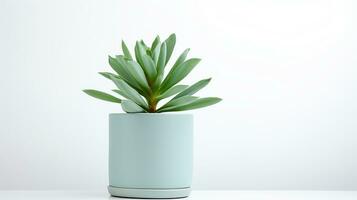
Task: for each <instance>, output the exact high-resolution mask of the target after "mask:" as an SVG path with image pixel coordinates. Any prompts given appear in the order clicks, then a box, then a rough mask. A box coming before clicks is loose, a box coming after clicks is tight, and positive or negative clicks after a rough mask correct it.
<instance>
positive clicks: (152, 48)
mask: <svg viewBox="0 0 357 200" xmlns="http://www.w3.org/2000/svg"><path fill="white" fill-rule="evenodd" d="M159 44H160V37H159V36H156V38H155V40H154V41H153V42H152V44H151V51H154V49H155V48H156V47H157V46H158V45H159Z"/></svg>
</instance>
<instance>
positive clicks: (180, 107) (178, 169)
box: [83, 34, 221, 198]
mask: <svg viewBox="0 0 357 200" xmlns="http://www.w3.org/2000/svg"><path fill="white" fill-rule="evenodd" d="M175 43H176V36H175V34H171V35H170V36H169V37H168V38H167V39H166V40H165V41H163V42H161V41H160V38H159V36H157V37H156V38H155V40H154V41H153V42H152V45H151V46H150V47H148V46H147V45H146V44H145V43H144V42H143V41H142V40H141V41H137V42H136V44H135V57H133V56H132V54H131V53H130V51H129V49H128V47H127V45H126V44H125V42H124V41H122V50H123V55H117V56H115V57H111V56H109V64H110V66H111V67H112V69H113V70H114V71H115V73H110V72H100V73H99V74H101V75H103V76H104V77H105V78H108V79H110V80H111V81H113V82H114V84H115V85H116V87H117V89H114V90H113V92H115V93H117V94H118V95H120V96H121V97H120V98H118V97H115V96H113V95H110V94H107V93H104V92H101V91H98V90H89V89H88V90H83V91H84V92H85V93H87V94H88V95H90V96H92V97H95V98H98V99H101V100H105V101H109V102H114V103H119V104H121V107H122V109H123V110H124V111H125V112H126V113H113V114H110V115H109V186H108V191H109V193H110V194H111V195H113V196H120V197H134V198H180V197H187V196H188V195H189V194H190V187H191V179H192V146H193V145H192V143H193V141H192V138H193V116H192V115H191V114H176V113H175V114H167V113H166V112H176V111H185V110H191V109H197V108H202V107H205V106H209V105H212V104H215V103H218V102H219V101H221V99H220V98H217V97H206V98H199V97H197V96H194V94H195V93H196V92H197V91H199V90H200V89H202V88H203V87H205V86H206V85H207V84H208V83H209V82H210V80H211V79H210V78H209V79H203V80H200V81H198V82H196V83H194V84H193V85H191V86H188V85H181V84H178V83H179V82H180V81H181V80H182V79H184V78H185V77H186V76H187V75H188V74H189V73H190V72H191V70H192V69H193V68H194V67H195V66H196V65H197V64H198V63H199V62H200V59H198V58H190V59H187V60H186V57H187V54H188V52H189V49H186V50H185V51H184V52H183V53H182V54H181V55H180V56H179V57H178V59H177V60H176V62H175V63H174V64H173V66H172V68H171V69H170V71H169V72H168V73H167V75H166V76H165V75H164V71H165V67H166V65H167V63H168V61H169V59H170V57H171V55H172V52H173V49H174V47H175ZM163 101H164V103H162V102H163ZM159 104H161V105H160V106H159Z"/></svg>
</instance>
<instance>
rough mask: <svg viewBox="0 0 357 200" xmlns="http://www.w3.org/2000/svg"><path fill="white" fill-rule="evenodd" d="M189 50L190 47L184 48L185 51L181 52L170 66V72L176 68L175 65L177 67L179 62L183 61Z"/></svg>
mask: <svg viewBox="0 0 357 200" xmlns="http://www.w3.org/2000/svg"><path fill="white" fill-rule="evenodd" d="M189 51H190V49H186V50H185V51H183V52H182V53H181V55H180V56H179V57H178V58H177V60H176V62H175V64H174V65H173V66H172V68H171V70H170V72H171V71H174V70H176V69H177V67H178V66H179V65H180V64H182V63H183V62H185V60H186V57H187V54H188V52H189ZM170 72H169V73H170Z"/></svg>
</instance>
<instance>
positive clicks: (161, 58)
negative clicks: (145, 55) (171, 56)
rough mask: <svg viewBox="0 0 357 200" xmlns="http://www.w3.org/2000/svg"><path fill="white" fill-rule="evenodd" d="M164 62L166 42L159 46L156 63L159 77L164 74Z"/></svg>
mask: <svg viewBox="0 0 357 200" xmlns="http://www.w3.org/2000/svg"><path fill="white" fill-rule="evenodd" d="M165 61H166V42H164V43H162V44H161V47H160V55H159V58H158V61H157V73H158V74H159V75H160V74H163V73H164V69H165Z"/></svg>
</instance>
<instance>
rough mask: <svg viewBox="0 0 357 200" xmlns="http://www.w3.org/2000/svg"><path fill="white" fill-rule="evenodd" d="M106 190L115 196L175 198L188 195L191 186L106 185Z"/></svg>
mask: <svg viewBox="0 0 357 200" xmlns="http://www.w3.org/2000/svg"><path fill="white" fill-rule="evenodd" d="M108 192H109V193H110V194H111V195H112V196H115V197H129V198H149V199H167V198H169V199H175V198H184V197H188V195H190V192H191V188H190V187H187V188H173V189H152V188H150V189H146V188H122V187H114V186H108Z"/></svg>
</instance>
